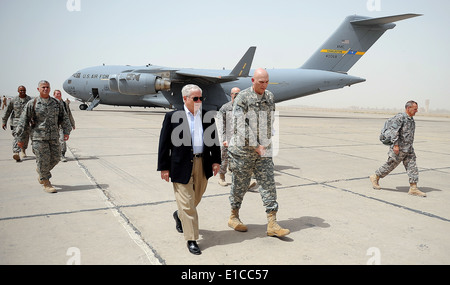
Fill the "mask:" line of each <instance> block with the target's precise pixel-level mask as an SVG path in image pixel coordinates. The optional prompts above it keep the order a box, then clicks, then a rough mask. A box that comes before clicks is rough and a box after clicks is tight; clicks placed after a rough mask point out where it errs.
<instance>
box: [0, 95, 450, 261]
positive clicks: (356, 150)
mask: <svg viewBox="0 0 450 285" xmlns="http://www.w3.org/2000/svg"><path fill="white" fill-rule="evenodd" d="M71 108H72V110H73V114H74V117H75V120H76V130H74V131H73V132H72V134H71V136H70V140H69V141H68V142H67V145H68V152H67V154H66V156H67V158H68V161H67V162H61V163H59V164H58V165H57V166H56V167H55V169H54V170H53V171H52V174H53V178H52V179H51V181H52V183H53V185H54V186H55V187H56V188H57V190H58V193H56V194H49V193H46V192H44V191H43V190H42V186H41V185H40V184H38V181H37V174H36V171H35V169H36V164H35V157H34V155H33V153H32V151H31V146H30V148H29V149H28V151H27V154H28V157H27V158H25V159H24V160H23V161H22V162H15V161H14V160H13V159H12V147H11V144H12V136H11V131H10V130H9V129H8V130H7V131H3V130H0V166H1V172H0V264H61V265H63V264H83V265H85V264H167V265H176V264H189V265H196V264H198V265H222V264H225V265H248V264H255V265H302V264H318V265H320V264H331V265H335V264H357V265H364V264H450V207H449V206H448V205H449V203H450V118H449V117H446V116H424V115H419V114H418V115H417V116H416V117H415V120H416V135H415V150H416V154H417V164H418V166H419V171H420V181H419V184H418V185H419V188H420V189H421V190H422V191H423V192H425V193H426V194H427V197H426V198H421V197H415V196H410V195H408V194H407V192H408V188H409V183H408V177H407V175H406V173H405V169H404V167H403V165H400V166H399V167H397V169H395V170H394V171H393V172H392V173H391V174H390V175H389V176H387V177H386V178H384V179H382V180H380V184H381V186H382V189H381V190H374V189H372V187H371V183H370V181H369V178H368V177H369V175H371V174H373V173H374V171H375V170H376V169H377V168H378V167H379V166H381V165H382V164H383V163H384V162H385V161H386V159H387V151H388V148H387V147H386V146H384V145H382V144H381V143H380V142H379V140H378V134H379V132H380V130H381V128H382V126H383V124H384V121H385V120H386V119H387V118H388V117H390V116H392V115H393V114H388V113H381V112H380V113H364V112H350V111H347V112H345V111H336V110H334V111H330V110H328V111H327V110H314V109H304V108H289V107H280V108H279V111H280V118H279V122H280V123H279V126H280V127H279V147H280V149H279V153H278V155H277V156H276V157H275V158H274V163H275V169H276V171H275V180H276V183H277V191H278V202H279V205H280V210H279V212H278V221H279V223H280V224H281V225H282V226H283V227H286V228H288V229H290V230H291V234H290V235H288V236H287V237H285V238H274V237H268V236H266V223H267V220H266V215H265V212H264V208H263V206H262V202H261V198H260V195H259V194H258V193H253V192H248V193H247V194H246V196H245V199H244V203H243V206H242V209H241V214H240V216H241V219H242V221H243V222H244V223H246V224H247V225H248V228H249V230H248V232H246V233H240V232H235V231H233V230H232V229H230V228H229V227H228V226H227V221H228V217H229V212H230V207H229V201H228V196H229V190H230V186H228V187H223V186H220V185H219V184H218V183H217V181H218V177H212V178H211V179H210V180H209V184H208V188H207V191H206V193H205V196H204V197H203V200H202V202H201V203H200V205H199V207H198V211H199V218H200V239H199V241H198V244H199V246H200V248H201V250H202V252H203V254H202V255H200V256H195V255H192V254H190V253H189V252H188V249H187V247H186V242H185V240H184V237H183V235H182V234H179V233H178V232H177V231H176V230H175V222H174V220H173V218H172V213H173V212H174V211H175V209H176V203H175V200H174V194H173V189H172V184H171V183H167V182H165V181H163V180H161V178H160V174H159V172H157V171H156V166H157V165H156V164H157V151H158V140H159V131H160V128H161V123H162V120H163V117H164V114H165V113H166V112H167V110H163V109H143V108H128V107H111V106H99V107H97V108H96V109H95V110H94V111H91V112H89V111H80V110H78V108H77V105H76V104H75V103H74V104H72V106H71ZM3 113H4V110H2V111H1V115H3ZM8 126H9V124H8ZM226 178H227V181H228V182H230V181H231V177H230V175H229V174H227V176H226Z"/></svg>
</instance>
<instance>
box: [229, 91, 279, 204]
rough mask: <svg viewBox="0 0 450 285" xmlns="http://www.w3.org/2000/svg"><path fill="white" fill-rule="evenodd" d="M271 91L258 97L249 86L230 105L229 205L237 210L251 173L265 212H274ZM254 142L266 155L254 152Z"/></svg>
mask: <svg viewBox="0 0 450 285" xmlns="http://www.w3.org/2000/svg"><path fill="white" fill-rule="evenodd" d="M274 111H275V103H274V97H273V94H272V93H271V92H270V91H268V90H266V91H265V93H264V95H263V96H262V98H258V94H257V93H255V92H254V91H253V87H250V88H247V89H245V90H244V91H241V92H240V93H239V95H238V96H237V97H236V98H235V99H234V104H233V129H234V131H233V136H232V138H231V141H230V143H229V147H228V153H229V160H230V161H229V163H230V170H231V171H232V172H233V175H232V184H231V193H230V204H231V208H232V209H239V208H240V207H241V204H242V200H243V198H244V195H245V193H246V192H247V190H248V186H249V184H250V179H251V177H252V173H253V174H254V176H255V178H256V181H257V182H258V184H259V185H260V188H259V192H260V194H261V198H262V201H263V205H264V207H265V208H266V212H267V213H269V212H272V211H278V203H277V201H276V200H277V193H276V188H275V179H274V173H273V172H274V165H273V160H272V139H271V138H272V134H273V119H274V118H273V115H274V113H273V112H274ZM258 145H262V146H264V147H265V148H266V154H265V155H263V156H260V155H259V154H258V153H257V152H256V148H257V146H258Z"/></svg>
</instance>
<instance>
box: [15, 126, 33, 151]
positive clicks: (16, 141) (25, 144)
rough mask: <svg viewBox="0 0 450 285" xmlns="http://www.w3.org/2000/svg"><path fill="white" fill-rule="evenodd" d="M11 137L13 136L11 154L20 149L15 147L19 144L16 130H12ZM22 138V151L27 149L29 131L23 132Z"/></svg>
mask: <svg viewBox="0 0 450 285" xmlns="http://www.w3.org/2000/svg"><path fill="white" fill-rule="evenodd" d="M12 136H13V153H18V152H20V151H21V150H22V149H21V148H20V147H19V146H18V145H17V143H18V142H19V137H18V136H17V133H16V128H14V129H13V131H12ZM23 137H24V140H23V149H24V150H25V149H27V148H28V141H29V140H30V131H25V133H24V134H23Z"/></svg>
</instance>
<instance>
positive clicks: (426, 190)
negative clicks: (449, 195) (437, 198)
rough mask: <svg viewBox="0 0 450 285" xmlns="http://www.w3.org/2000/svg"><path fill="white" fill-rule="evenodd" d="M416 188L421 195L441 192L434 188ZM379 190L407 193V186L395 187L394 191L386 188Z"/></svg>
mask: <svg viewBox="0 0 450 285" xmlns="http://www.w3.org/2000/svg"><path fill="white" fill-rule="evenodd" d="M418 188H419V190H420V191H422V192H423V193H429V192H433V191H442V190H440V189H436V188H432V187H421V186H418ZM381 190H386V191H393V192H404V193H408V191H409V186H397V187H395V189H393V188H387V187H381Z"/></svg>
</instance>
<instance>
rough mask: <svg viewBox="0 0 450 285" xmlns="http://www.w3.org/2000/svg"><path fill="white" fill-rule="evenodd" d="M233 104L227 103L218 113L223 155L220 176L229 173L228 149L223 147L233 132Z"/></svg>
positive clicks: (218, 127) (217, 119) (217, 120)
mask: <svg viewBox="0 0 450 285" xmlns="http://www.w3.org/2000/svg"><path fill="white" fill-rule="evenodd" d="M232 111H233V102H232V101H230V102H228V103H225V104H223V105H222V107H221V108H220V110H219V112H217V118H216V126H217V132H218V134H219V141H220V143H221V144H220V150H221V153H222V164H221V165H220V171H219V174H225V173H227V168H228V147H225V146H224V145H223V142H224V141H228V142H229V141H230V140H231V136H232V130H233V120H232V116H231V115H232Z"/></svg>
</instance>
